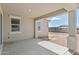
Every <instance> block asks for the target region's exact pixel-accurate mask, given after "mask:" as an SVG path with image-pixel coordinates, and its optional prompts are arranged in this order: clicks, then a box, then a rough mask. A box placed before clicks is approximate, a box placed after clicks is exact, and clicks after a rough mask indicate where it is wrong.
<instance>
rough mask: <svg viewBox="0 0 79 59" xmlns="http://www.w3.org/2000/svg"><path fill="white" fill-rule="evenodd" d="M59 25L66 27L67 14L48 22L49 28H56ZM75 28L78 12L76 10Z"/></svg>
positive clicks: (78, 24) (78, 21) (78, 23)
mask: <svg viewBox="0 0 79 59" xmlns="http://www.w3.org/2000/svg"><path fill="white" fill-rule="evenodd" d="M60 25H68V14H64V15H60V16H56V17H52V18H50V20H48V26H49V27H58V26H60ZM77 26H78V27H79V10H77Z"/></svg>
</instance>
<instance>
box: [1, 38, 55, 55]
mask: <svg viewBox="0 0 79 59" xmlns="http://www.w3.org/2000/svg"><path fill="white" fill-rule="evenodd" d="M40 41H42V40H41V39H26V40H20V41H16V42H10V43H6V44H4V47H3V51H2V55H56V54H55V53H54V52H51V51H49V50H47V49H45V48H43V47H41V46H39V45H38V44H37V43H38V42H40Z"/></svg>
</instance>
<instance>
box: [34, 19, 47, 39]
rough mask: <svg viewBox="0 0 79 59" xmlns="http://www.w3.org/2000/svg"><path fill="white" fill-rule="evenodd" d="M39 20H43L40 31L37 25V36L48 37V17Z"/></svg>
mask: <svg viewBox="0 0 79 59" xmlns="http://www.w3.org/2000/svg"><path fill="white" fill-rule="evenodd" d="M37 22H41V28H40V31H38V29H37V25H36V32H35V33H36V34H35V35H36V38H38V37H47V36H48V21H47V20H46V19H40V20H37V21H36V23H37Z"/></svg>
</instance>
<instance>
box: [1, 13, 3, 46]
mask: <svg viewBox="0 0 79 59" xmlns="http://www.w3.org/2000/svg"><path fill="white" fill-rule="evenodd" d="M0 16H1V45H2V44H3V29H2V28H3V25H2V24H3V23H2V14H0Z"/></svg>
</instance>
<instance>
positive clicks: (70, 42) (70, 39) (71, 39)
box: [67, 10, 77, 50]
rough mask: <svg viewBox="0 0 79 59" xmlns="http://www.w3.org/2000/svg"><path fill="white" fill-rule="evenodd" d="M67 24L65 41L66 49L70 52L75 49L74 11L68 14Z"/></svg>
mask: <svg viewBox="0 0 79 59" xmlns="http://www.w3.org/2000/svg"><path fill="white" fill-rule="evenodd" d="M68 20H69V21H68V22H69V36H68V39H67V47H68V48H69V49H72V50H76V49H77V37H76V20H77V19H76V10H72V11H70V12H69V13H68Z"/></svg>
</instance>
